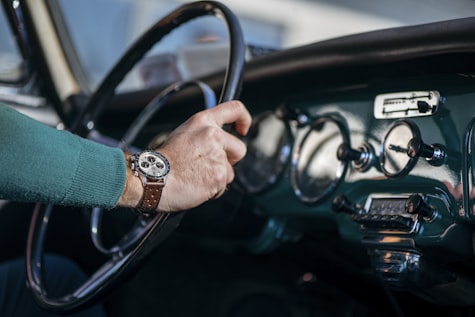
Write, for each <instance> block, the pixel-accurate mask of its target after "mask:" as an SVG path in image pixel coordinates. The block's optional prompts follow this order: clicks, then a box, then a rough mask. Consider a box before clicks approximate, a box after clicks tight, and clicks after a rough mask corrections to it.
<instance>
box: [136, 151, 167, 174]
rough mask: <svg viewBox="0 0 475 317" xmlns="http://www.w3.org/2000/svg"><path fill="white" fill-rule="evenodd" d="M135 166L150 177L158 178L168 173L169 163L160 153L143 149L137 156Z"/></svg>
mask: <svg viewBox="0 0 475 317" xmlns="http://www.w3.org/2000/svg"><path fill="white" fill-rule="evenodd" d="M137 168H138V169H139V170H140V172H142V173H143V174H144V175H145V176H147V177H149V178H152V179H159V178H162V177H164V176H166V175H167V174H168V172H169V171H170V163H169V162H168V160H167V159H166V158H165V156H163V155H162V154H160V153H157V152H152V151H145V152H142V153H141V154H140V155H139V157H138V158H137Z"/></svg>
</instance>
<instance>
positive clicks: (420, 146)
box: [407, 137, 434, 159]
mask: <svg viewBox="0 0 475 317" xmlns="http://www.w3.org/2000/svg"><path fill="white" fill-rule="evenodd" d="M407 155H409V157H412V158H415V157H423V158H428V159H430V158H432V157H433V156H434V148H433V147H432V146H430V145H427V144H424V142H422V139H421V138H418V137H415V138H412V139H411V140H410V141H409V143H408V144H407Z"/></svg>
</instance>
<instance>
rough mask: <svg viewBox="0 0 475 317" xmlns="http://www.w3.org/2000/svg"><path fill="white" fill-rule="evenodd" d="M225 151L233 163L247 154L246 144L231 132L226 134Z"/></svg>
mask: <svg viewBox="0 0 475 317" xmlns="http://www.w3.org/2000/svg"><path fill="white" fill-rule="evenodd" d="M224 151H225V152H226V156H227V158H228V161H229V163H230V164H231V165H234V164H236V163H237V162H239V161H240V160H241V159H242V158H243V157H244V155H246V151H247V148H246V145H245V144H244V143H243V142H242V141H241V140H239V139H238V138H236V137H235V136H233V135H231V134H226V136H225V141H224Z"/></svg>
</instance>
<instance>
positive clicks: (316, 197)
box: [292, 117, 349, 203]
mask: <svg viewBox="0 0 475 317" xmlns="http://www.w3.org/2000/svg"><path fill="white" fill-rule="evenodd" d="M344 142H349V138H348V135H347V133H345V132H344V130H343V128H342V125H341V124H340V123H339V122H338V121H335V120H332V119H329V118H327V117H323V118H319V119H317V120H316V122H315V123H314V124H313V125H312V128H311V129H309V130H308V132H307V133H306V135H305V136H304V138H303V139H302V142H301V144H300V147H299V148H298V149H297V150H296V153H295V156H294V161H293V164H292V166H293V170H292V183H293V186H294V191H295V193H296V195H297V196H299V198H300V199H301V200H302V201H305V202H310V203H316V202H318V201H320V200H322V199H324V198H325V197H327V196H328V195H330V194H331V193H332V192H333V191H334V189H335V188H336V186H337V185H338V183H339V181H340V180H341V178H342V176H343V175H344V172H345V170H346V167H347V165H348V162H341V161H339V160H338V159H337V151H338V147H339V146H340V144H342V143H344Z"/></svg>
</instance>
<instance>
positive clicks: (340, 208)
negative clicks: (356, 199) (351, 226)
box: [332, 195, 362, 214]
mask: <svg viewBox="0 0 475 317" xmlns="http://www.w3.org/2000/svg"><path fill="white" fill-rule="evenodd" d="M332 209H333V211H336V212H344V213H347V214H360V213H361V212H362V210H361V208H359V207H358V206H357V205H356V204H355V203H353V202H352V201H351V200H349V199H348V197H346V196H345V195H337V196H335V198H333V201H332Z"/></svg>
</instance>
